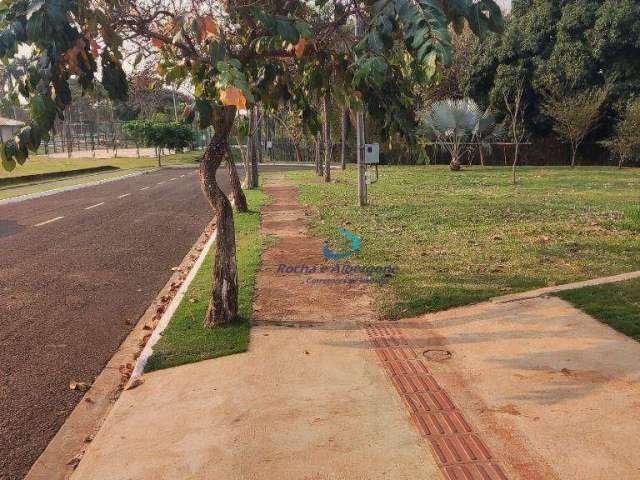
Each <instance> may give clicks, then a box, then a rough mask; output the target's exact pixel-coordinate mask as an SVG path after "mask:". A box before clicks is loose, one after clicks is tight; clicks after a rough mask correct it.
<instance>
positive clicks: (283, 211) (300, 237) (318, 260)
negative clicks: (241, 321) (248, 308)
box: [255, 175, 377, 322]
mask: <svg viewBox="0 0 640 480" xmlns="http://www.w3.org/2000/svg"><path fill="white" fill-rule="evenodd" d="M264 191H265V193H267V194H268V195H270V196H271V197H273V199H274V202H273V203H272V204H271V205H268V206H266V207H264V208H263V209H262V233H263V234H265V235H271V236H274V237H276V239H277V240H276V242H275V244H274V245H273V246H271V247H270V248H268V249H267V251H266V252H265V254H264V255H263V263H262V269H261V270H260V272H259V274H258V280H257V292H258V293H257V297H256V302H255V319H256V320H257V321H262V322H264V321H272V322H286V321H295V322H336V321H370V320H373V319H376V318H377V315H376V313H375V311H374V309H373V302H372V299H371V296H370V295H369V293H368V291H367V290H368V288H367V285H366V284H363V283H358V282H357V280H358V279H359V277H358V276H356V275H344V274H341V273H335V272H332V271H331V269H332V267H334V266H335V262H331V261H329V260H327V259H325V258H324V256H323V253H322V249H323V242H322V240H321V239H318V238H315V237H313V236H312V235H311V234H310V233H309V218H310V217H311V215H312V212H311V211H310V209H309V208H308V207H305V206H302V205H300V204H298V201H297V199H298V189H297V188H295V187H294V186H292V184H291V183H290V182H289V181H288V180H286V179H285V178H284V176H282V175H277V176H276V175H274V176H271V177H270V178H269V179H268V180H267V184H266V186H265V187H264ZM287 267H294V268H295V267H298V269H297V270H296V271H290V272H289V273H287V271H286V270H287ZM304 267H308V268H306V269H305V268H304ZM313 267H315V268H316V271H315V272H313V273H309V270H310V269H311V268H313ZM323 267H324V268H325V271H321V269H322V268H323ZM289 270H291V268H289ZM302 270H306V271H304V272H303V271H302ZM350 279H351V280H356V283H344V282H346V281H348V280H350Z"/></svg>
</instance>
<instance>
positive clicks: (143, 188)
mask: <svg viewBox="0 0 640 480" xmlns="http://www.w3.org/2000/svg"><path fill="white" fill-rule="evenodd" d="M150 188H151V187H142V188H141V189H140V190H149V189H150Z"/></svg>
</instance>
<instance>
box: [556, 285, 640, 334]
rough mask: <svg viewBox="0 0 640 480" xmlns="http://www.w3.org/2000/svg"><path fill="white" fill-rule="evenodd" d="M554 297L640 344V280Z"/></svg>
mask: <svg viewBox="0 0 640 480" xmlns="http://www.w3.org/2000/svg"><path fill="white" fill-rule="evenodd" d="M555 295H556V296H558V297H560V298H562V299H563V300H566V301H567V302H569V303H571V304H572V305H573V306H575V307H576V308H579V309H580V310H582V311H583V312H585V313H587V314H588V315H591V316H592V317H593V318H596V319H597V320H599V321H601V322H602V323H606V324H607V325H609V326H610V327H611V328H614V329H615V330H617V331H619V332H620V333H623V334H625V335H626V336H628V337H630V338H633V339H634V340H636V341H638V342H640V279H634V280H628V281H625V282H619V283H608V284H606V285H595V286H592V287H585V288H579V289H576V290H567V291H564V292H557V293H555Z"/></svg>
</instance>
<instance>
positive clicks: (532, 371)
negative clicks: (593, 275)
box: [396, 297, 640, 480]
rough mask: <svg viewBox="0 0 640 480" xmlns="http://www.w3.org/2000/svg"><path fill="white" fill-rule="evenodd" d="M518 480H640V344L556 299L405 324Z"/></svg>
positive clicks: (466, 310) (481, 306) (429, 317)
mask: <svg viewBox="0 0 640 480" xmlns="http://www.w3.org/2000/svg"><path fill="white" fill-rule="evenodd" d="M396 325H397V328H399V329H400V330H401V331H402V332H403V333H404V334H405V335H406V336H407V337H408V338H410V339H411V342H412V343H413V345H414V347H415V348H416V349H417V350H420V351H422V352H425V353H424V355H425V357H426V358H429V359H432V360H431V361H429V367H430V369H431V370H432V371H433V374H434V376H435V377H436V378H437V379H438V381H439V382H440V384H441V385H442V387H443V388H444V389H446V390H447V391H448V392H449V394H450V395H451V397H452V398H453V399H455V401H456V403H457V404H458V407H459V408H460V410H461V411H463V412H464V413H465V415H466V417H467V419H468V420H469V421H470V423H471V424H473V425H474V426H475V427H476V428H477V430H478V432H479V433H480V435H481V436H482V438H483V439H484V440H485V441H486V443H487V444H488V446H489V448H490V449H491V451H492V452H493V454H494V455H495V456H496V457H497V458H499V459H500V460H501V461H502V462H503V465H504V466H505V469H506V470H507V471H508V472H509V477H510V478H511V479H522V480H552V479H558V480H610V479H614V478H619V479H623V478H624V479H638V478H640V455H638V448H637V445H638V436H639V435H640V344H639V343H638V342H635V341H634V340H632V339H630V338H628V337H626V336H624V335H622V334H621V333H618V332H616V331H615V330H613V329H612V328H610V327H608V326H607V325H604V324H602V323H600V322H598V321H597V320H595V319H593V318H591V317H590V316H588V315H586V314H585V313H583V312H581V311H579V310H577V309H575V308H574V307H573V306H572V305H570V304H569V303H567V302H565V301H563V300H561V299H559V298H557V297H539V298H533V299H528V300H521V301H512V302H509V303H491V302H489V303H484V304H479V305H475V306H471V307H466V308H459V309H454V310H450V311H446V312H440V313H437V314H433V315H425V316H422V317H419V318H414V319H406V320H402V321H400V322H397V324H396Z"/></svg>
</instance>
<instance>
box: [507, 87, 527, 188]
mask: <svg viewBox="0 0 640 480" xmlns="http://www.w3.org/2000/svg"><path fill="white" fill-rule="evenodd" d="M503 100H504V106H505V108H506V109H507V112H508V117H507V123H508V126H509V133H510V135H511V141H512V142H513V146H514V151H513V165H512V166H511V170H512V174H513V184H514V185H515V184H516V181H517V179H516V168H517V167H518V160H519V159H520V157H519V156H520V145H521V144H522V142H524V139H525V137H526V135H527V129H526V126H525V123H524V117H525V110H526V105H525V103H524V82H523V81H520V82H519V83H517V84H516V86H515V89H514V91H513V92H512V93H511V94H509V93H507V92H505V93H504V97H503Z"/></svg>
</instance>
